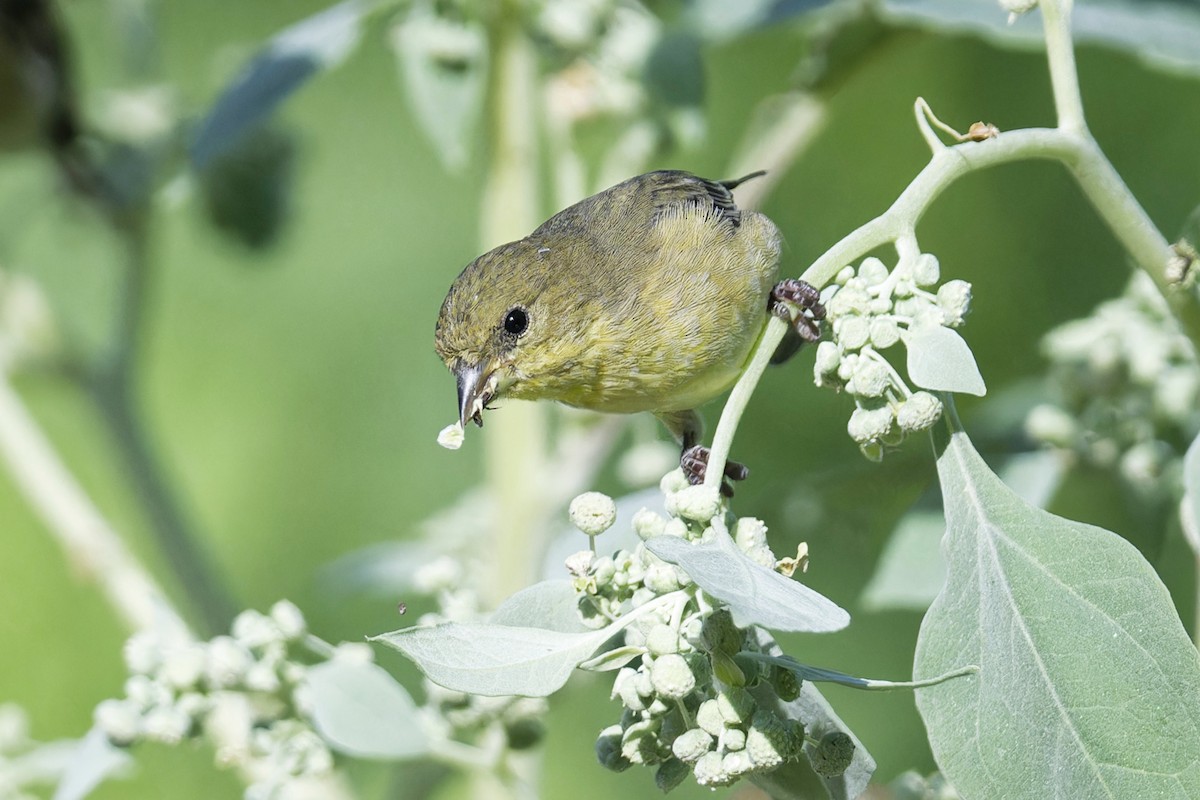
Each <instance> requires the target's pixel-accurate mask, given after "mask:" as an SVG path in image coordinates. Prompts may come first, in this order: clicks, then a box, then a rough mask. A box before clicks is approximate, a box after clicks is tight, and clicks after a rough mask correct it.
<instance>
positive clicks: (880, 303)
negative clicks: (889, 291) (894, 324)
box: [867, 297, 892, 317]
mask: <svg viewBox="0 0 1200 800" xmlns="http://www.w3.org/2000/svg"><path fill="white" fill-rule="evenodd" d="M867 308H868V309H869V310H870V312H871V316H872V317H874V316H877V315H879V314H887V313H888V312H890V311H891V310H892V301H891V299H890V298H887V297H872V298H871V302H870V304H869V305H868V306H867Z"/></svg>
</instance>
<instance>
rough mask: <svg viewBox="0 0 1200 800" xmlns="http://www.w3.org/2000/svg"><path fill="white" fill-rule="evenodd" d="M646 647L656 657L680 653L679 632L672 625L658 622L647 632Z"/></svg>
mask: <svg viewBox="0 0 1200 800" xmlns="http://www.w3.org/2000/svg"><path fill="white" fill-rule="evenodd" d="M646 649H647V650H649V651H650V655H652V656H656V657H657V656H665V655H667V654H668V653H678V652H679V634H678V633H677V632H676V631H675V629H674V628H672V627H671V626H670V625H664V624H662V623H658V624H656V625H655V626H654V627H653V628H651V629H650V632H649V633H647V634H646ZM655 663H658V662H655ZM651 677H653V676H651Z"/></svg>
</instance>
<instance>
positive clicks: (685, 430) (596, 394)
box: [434, 170, 825, 495]
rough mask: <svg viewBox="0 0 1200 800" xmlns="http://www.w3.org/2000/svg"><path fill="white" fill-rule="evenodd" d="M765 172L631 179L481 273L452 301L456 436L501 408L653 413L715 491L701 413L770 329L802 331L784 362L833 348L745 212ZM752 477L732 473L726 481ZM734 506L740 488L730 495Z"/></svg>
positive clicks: (774, 248) (483, 261)
mask: <svg viewBox="0 0 1200 800" xmlns="http://www.w3.org/2000/svg"><path fill="white" fill-rule="evenodd" d="M762 174H764V173H762V172H755V173H752V174H750V175H746V176H744V177H742V178H738V179H736V180H709V179H706V178H701V177H698V176H696V175H694V174H692V173H689V172H685V171H681V170H659V171H655V172H649V173H646V174H643V175H638V176H636V177H633V178H630V179H628V180H626V181H624V182H622V183H619V184H617V185H616V186H613V187H611V188H608V189H605V190H604V191H601V192H599V193H598V194H595V195H592V196H591V197H588V198H586V199H584V200H582V201H580V202H578V203H576V204H575V205H572V206H570V207H569V208H566V209H564V210H562V211H560V212H558V213H557V214H555V215H554V216H552V217H550V219H548V220H546V221H545V222H544V223H542V224H541V225H540V226H539V227H538V228H537V229H536V230H535V231H533V232H532V233H531V234H529V235H528V236H526V237H524V238H522V239H519V240H517V241H515V242H509V243H507V244H503V245H500V246H499V247H496V248H495V249H493V250H490V251H489V252H487V253H484V254H483V255H481V256H479V257H478V258H476V259H475V260H474V261H472V262H471V263H470V264H468V265H467V267H466V268H465V269H463V271H462V272H461V274H459V276H458V277H457V278H456V279H455V280H454V282H453V284H452V285H451V286H450V290H449V292H448V293H447V294H446V298H445V300H444V301H443V303H442V307H441V311H440V313H439V314H438V319H437V326H436V330H435V334H434V349H435V350H436V352H437V354H438V356H439V357H440V358H441V360H442V361H443V362H444V363H445V365H446V366H447V367H448V368H449V369H450V371H451V372H452V373H453V375H454V377H455V380H456V382H457V387H458V423H457V425H458V426H459V427H458V430H459V431H460V432H461V430H462V428H464V427H465V426H466V424H467V422H468V421H470V420H473V421H474V422H475V423H476V424H477V425H479V426H481V427H482V425H483V412H484V410H487V409H489V408H490V407H491V406H490V403H491V402H492V401H494V400H497V399H500V398H514V399H522V400H552V401H557V402H559V403H563V404H566V405H569V406H575V407H577V408H584V409H590V410H593V411H599V412H605V413H619V414H630V413H637V412H650V413H652V414H654V415H655V416H656V417H658V419H660V420H661V421H662V422H663V424H664V425H665V426H666V428H667V429H668V430H669V431H670V433H671V434H672V435H673V436H674V437H675V439H676V441H677V442H678V443H679V444H680V446H681V452H680V466H681V467H682V468H683V470H684V473H685V474H686V475H687V477H688V480H689V481H690V482H691V483H693V484H695V483H702V482H703V481H704V477H705V474H706V467H707V463H708V455H709V451H708V449H707V448H706V447H704V446H703V445H702V444H701V443H700V438H701V436H702V434H703V422H702V419H701V417H700V415H699V413H698V412H697V410H696V409H697V407H699V406H700V405H702V404H703V403H705V402H706V401H708V400H710V399H712V398H713V397H716V396H717V395H719V394H721V393H722V392H724V391H725V390H726V389H728V388H729V387H730V386H731V385H732V384H733V383H734V382H735V381H736V380H737V378H738V376H739V375H740V374H741V372H742V370H743V368H744V367H745V365H746V363H747V361H748V360H749V358H750V356H751V354H752V352H753V349H754V346H755V344H756V343H757V341H758V339H759V336H760V334H761V333H762V331H763V329H764V327H765V325H766V323H767V320H768V318H769V315H771V314H774V315H777V316H780V317H783V318H784V319H786V320H788V321H789V322H791V323H792V326H793V327H792V328H791V329H790V330H789V336H788V337H787V338H785V340H784V341H783V342H782V343H781V345H780V346H779V349H778V350H777V351H776V353H775V355H774V357H773V359H772V360H773V361H783V360H786V358H787V357H789V356H790V355H791V354H792V353H794V352H795V351H796V349H797V348H798V347H799V345H800V344H802V343H803V342H806V341H807V342H813V341H816V340H817V339H819V338H820V329H819V327H818V323H819V321H820V320H821V319H823V318H824V316H825V310H824V308H823V306H822V305H821V303H820V294H819V292H818V290H817V289H816V288H815V287H814V286H812V285H811V284H809V283H806V282H805V281H802V280H798V279H787V280H783V281H779V280H778V279H777V273H778V271H779V259H780V250H781V243H782V236H781V234H780V232H779V229H778V228H777V227H776V226H775V224H774V223H773V222H772V221H771V220H770V219H769V218H768V217H766V216H765V215H763V214H761V213H758V212H755V211H750V210H744V209H740V208H738V207H737V205H736V204H735V202H734V198H733V193H732V192H733V189H735V188H736V187H737V186H738V185H740V184H741V183H743V182H745V181H747V180H750V179H751V178H755V177H758V176H760V175H762ZM747 475H748V470H747V469H746V467H744V466H743V465H741V464H738V463H736V462H730V463H729V464H728V465H726V468H725V473H724V477H726V478H729V479H730V480H743V479H745V478H746V476H747ZM722 492H723V493H725V494H726V495H731V494H732V487H731V486H730V484H729V483H727V482H726V481H724V480H723V481H722Z"/></svg>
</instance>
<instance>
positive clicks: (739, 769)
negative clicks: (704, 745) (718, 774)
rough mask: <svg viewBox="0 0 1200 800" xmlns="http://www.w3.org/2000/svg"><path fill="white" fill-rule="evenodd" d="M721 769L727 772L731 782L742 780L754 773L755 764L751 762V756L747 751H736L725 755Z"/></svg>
mask: <svg viewBox="0 0 1200 800" xmlns="http://www.w3.org/2000/svg"><path fill="white" fill-rule="evenodd" d="M721 768H722V769H723V770H725V774H726V775H728V776H729V777H730V780H731V782H732V780H734V779H736V778H740V777H741V776H743V775H747V774H749V773H751V772H753V771H754V762H753V761H751V760H750V754H749V753H747V752H746V751H745V750H734V751H732V752H728V753H726V754H725V756H724V758H722V759H721Z"/></svg>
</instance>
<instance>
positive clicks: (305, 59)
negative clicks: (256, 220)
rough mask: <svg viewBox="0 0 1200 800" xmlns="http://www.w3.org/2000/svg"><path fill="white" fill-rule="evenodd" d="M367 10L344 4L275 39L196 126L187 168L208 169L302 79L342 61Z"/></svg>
mask: <svg viewBox="0 0 1200 800" xmlns="http://www.w3.org/2000/svg"><path fill="white" fill-rule="evenodd" d="M370 7H371V4H370V3H368V2H365V0H345V2H342V3H338V4H337V5H335V6H331V7H329V8H327V9H325V10H324V11H321V12H319V13H317V14H314V15H313V16H311V17H309V18H308V19H305V20H302V21H300V22H298V23H296V24H295V25H293V26H291V27H290V28H288V29H286V30H284V31H283V32H282V33H279V34H278V35H276V36H275V38H273V39H272V40H271V41H270V43H269V44H268V45H267V46H266V48H265V49H263V51H262V52H260V53H259V54H258V55H257V56H256V57H255V58H254V60H253V61H251V62H250V64H249V66H247V67H246V68H245V69H244V70H242V72H241V73H240V74H239V75H238V76H237V78H235V79H234V80H233V82H232V83H231V84H230V85H229V87H228V88H226V89H225V91H224V92H222V94H221V96H220V97H219V98H218V99H217V102H216V103H215V104H214V105H213V108H212V110H211V111H210V112H209V113H208V116H207V117H206V118H205V119H204V122H202V123H201V124H200V129H199V132H198V133H197V134H196V138H195V140H194V141H193V142H192V146H191V148H190V149H189V155H190V156H191V160H192V165H193V166H194V167H195V168H196V169H201V170H202V169H204V168H205V167H207V166H208V164H209V162H211V161H212V159H213V158H215V157H216V156H218V155H220V154H222V153H224V152H225V151H226V150H228V149H229V148H230V147H231V146H232V145H233V144H235V143H237V141H238V140H239V139H241V137H242V136H243V135H245V134H246V133H247V132H248V131H249V130H250V129H251V128H253V127H254V126H255V125H256V124H258V123H259V122H261V121H262V120H264V119H266V118H267V117H268V116H270V114H271V112H273V111H274V110H275V107H276V106H278V105H279V104H280V103H281V102H283V100H284V99H285V98H286V97H287V96H288V95H290V94H291V93H292V92H294V91H295V90H296V89H298V88H300V87H301V86H302V85H304V83H305V81H307V80H308V79H309V78H311V77H313V76H314V75H316V74H317V73H319V72H321V71H323V70H327V69H332V68H333V67H335V66H337V65H338V64H340V63H342V61H344V60H345V58H346V56H348V55H349V54H350V52H351V51H353V50H354V48H355V46H356V45H357V44H358V42H359V40H360V39H361V37H362V20H363V16H364V15H365V14H366V12H367V11H369V10H370Z"/></svg>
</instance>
